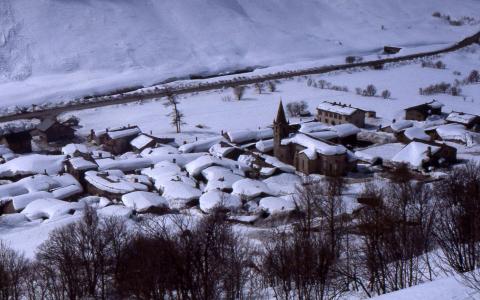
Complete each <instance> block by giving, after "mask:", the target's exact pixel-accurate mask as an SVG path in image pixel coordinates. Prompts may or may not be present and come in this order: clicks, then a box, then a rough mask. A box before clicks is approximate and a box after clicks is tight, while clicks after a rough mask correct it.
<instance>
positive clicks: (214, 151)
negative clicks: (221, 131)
mask: <svg viewBox="0 0 480 300" xmlns="http://www.w3.org/2000/svg"><path fill="white" fill-rule="evenodd" d="M234 150H235V147H233V146H229V145H226V144H222V143H218V144H215V145H213V146H212V147H210V149H209V150H208V152H209V153H210V154H211V155H213V156H215V157H225V156H227V155H228V154H230V153H232V152H233V151H234Z"/></svg>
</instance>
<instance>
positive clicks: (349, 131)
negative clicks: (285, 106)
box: [330, 123, 360, 138]
mask: <svg viewBox="0 0 480 300" xmlns="http://www.w3.org/2000/svg"><path fill="white" fill-rule="evenodd" d="M330 130H332V131H334V132H336V133H337V134H338V136H339V137H341V138H343V137H347V136H351V135H356V134H357V133H359V132H360V129H359V128H358V127H357V126H355V125H353V124H350V123H345V124H339V125H335V126H332V127H330Z"/></svg>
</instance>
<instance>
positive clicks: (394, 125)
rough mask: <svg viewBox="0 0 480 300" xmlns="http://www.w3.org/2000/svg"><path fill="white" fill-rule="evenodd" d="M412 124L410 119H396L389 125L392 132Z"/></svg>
mask: <svg viewBox="0 0 480 300" xmlns="http://www.w3.org/2000/svg"><path fill="white" fill-rule="evenodd" d="M412 126H413V122H412V121H410V120H398V121H396V122H395V123H392V125H390V128H392V130H393V131H394V132H399V131H402V130H404V129H406V128H409V127H412Z"/></svg>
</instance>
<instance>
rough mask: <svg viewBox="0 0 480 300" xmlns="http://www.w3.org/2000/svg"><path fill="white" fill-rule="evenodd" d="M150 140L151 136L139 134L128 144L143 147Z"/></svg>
mask: <svg viewBox="0 0 480 300" xmlns="http://www.w3.org/2000/svg"><path fill="white" fill-rule="evenodd" d="M152 141H153V138H151V137H149V136H148V135H145V134H140V135H139V136H137V137H136V138H134V139H133V140H132V141H131V142H130V145H132V146H133V147H135V148H136V149H143V148H145V147H146V146H147V145H148V144H150V143H151V142H152Z"/></svg>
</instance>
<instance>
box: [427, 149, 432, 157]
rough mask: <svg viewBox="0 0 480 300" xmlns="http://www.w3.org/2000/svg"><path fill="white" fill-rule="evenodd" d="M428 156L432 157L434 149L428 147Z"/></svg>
mask: <svg viewBox="0 0 480 300" xmlns="http://www.w3.org/2000/svg"><path fill="white" fill-rule="evenodd" d="M427 156H428V157H432V147H430V146H428V148H427Z"/></svg>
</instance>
